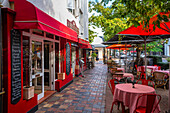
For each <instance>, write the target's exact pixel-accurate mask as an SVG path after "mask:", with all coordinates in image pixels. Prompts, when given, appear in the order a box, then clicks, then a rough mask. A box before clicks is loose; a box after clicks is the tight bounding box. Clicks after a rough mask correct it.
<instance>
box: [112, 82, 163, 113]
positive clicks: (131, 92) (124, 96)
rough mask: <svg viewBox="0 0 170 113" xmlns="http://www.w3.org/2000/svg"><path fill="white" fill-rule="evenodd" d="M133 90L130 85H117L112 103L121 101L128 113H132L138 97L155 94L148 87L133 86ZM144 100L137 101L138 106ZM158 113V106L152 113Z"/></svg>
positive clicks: (144, 100) (151, 88)
mask: <svg viewBox="0 0 170 113" xmlns="http://www.w3.org/2000/svg"><path fill="white" fill-rule="evenodd" d="M134 86H135V88H132V84H131V83H126V84H117V85H116V87H115V91H114V97H113V101H115V100H118V101H122V102H123V103H124V105H125V106H127V107H128V108H129V112H130V113H133V112H134V110H135V108H136V101H137V99H138V97H139V96H140V95H142V94H146V93H155V89H154V88H153V87H150V86H146V85H141V84H135V85H134ZM145 102H146V99H142V101H141V99H140V100H139V102H138V103H139V104H138V105H143V104H144V103H145ZM159 111H160V108H159V105H158V106H157V108H156V110H155V112H154V113H157V112H159Z"/></svg>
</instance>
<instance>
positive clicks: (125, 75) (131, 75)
mask: <svg viewBox="0 0 170 113" xmlns="http://www.w3.org/2000/svg"><path fill="white" fill-rule="evenodd" d="M115 75H123V77H130V78H131V81H133V80H134V76H133V74H132V73H121V72H116V73H115ZM115 78H116V79H118V80H120V79H121V78H120V77H115Z"/></svg>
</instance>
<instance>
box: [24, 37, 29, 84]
mask: <svg viewBox="0 0 170 113" xmlns="http://www.w3.org/2000/svg"><path fill="white" fill-rule="evenodd" d="M22 43H23V85H24V86H29V79H30V76H29V75H30V73H29V56H30V53H29V37H27V36H23V42H22Z"/></svg>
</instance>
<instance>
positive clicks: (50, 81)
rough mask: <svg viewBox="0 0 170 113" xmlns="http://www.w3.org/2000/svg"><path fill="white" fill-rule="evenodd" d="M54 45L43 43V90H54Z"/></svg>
mask: <svg viewBox="0 0 170 113" xmlns="http://www.w3.org/2000/svg"><path fill="white" fill-rule="evenodd" d="M54 46H55V45H54V43H53V42H48V41H44V90H45V91H47V90H54V69H55V67H54V66H55V65H54V61H55V59H54V58H55V56H54V52H55V50H54V48H55V47H54Z"/></svg>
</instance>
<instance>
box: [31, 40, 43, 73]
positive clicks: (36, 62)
mask: <svg viewBox="0 0 170 113" xmlns="http://www.w3.org/2000/svg"><path fill="white" fill-rule="evenodd" d="M41 72H42V43H41V42H37V41H32V74H33V75H34V74H37V73H41Z"/></svg>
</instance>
